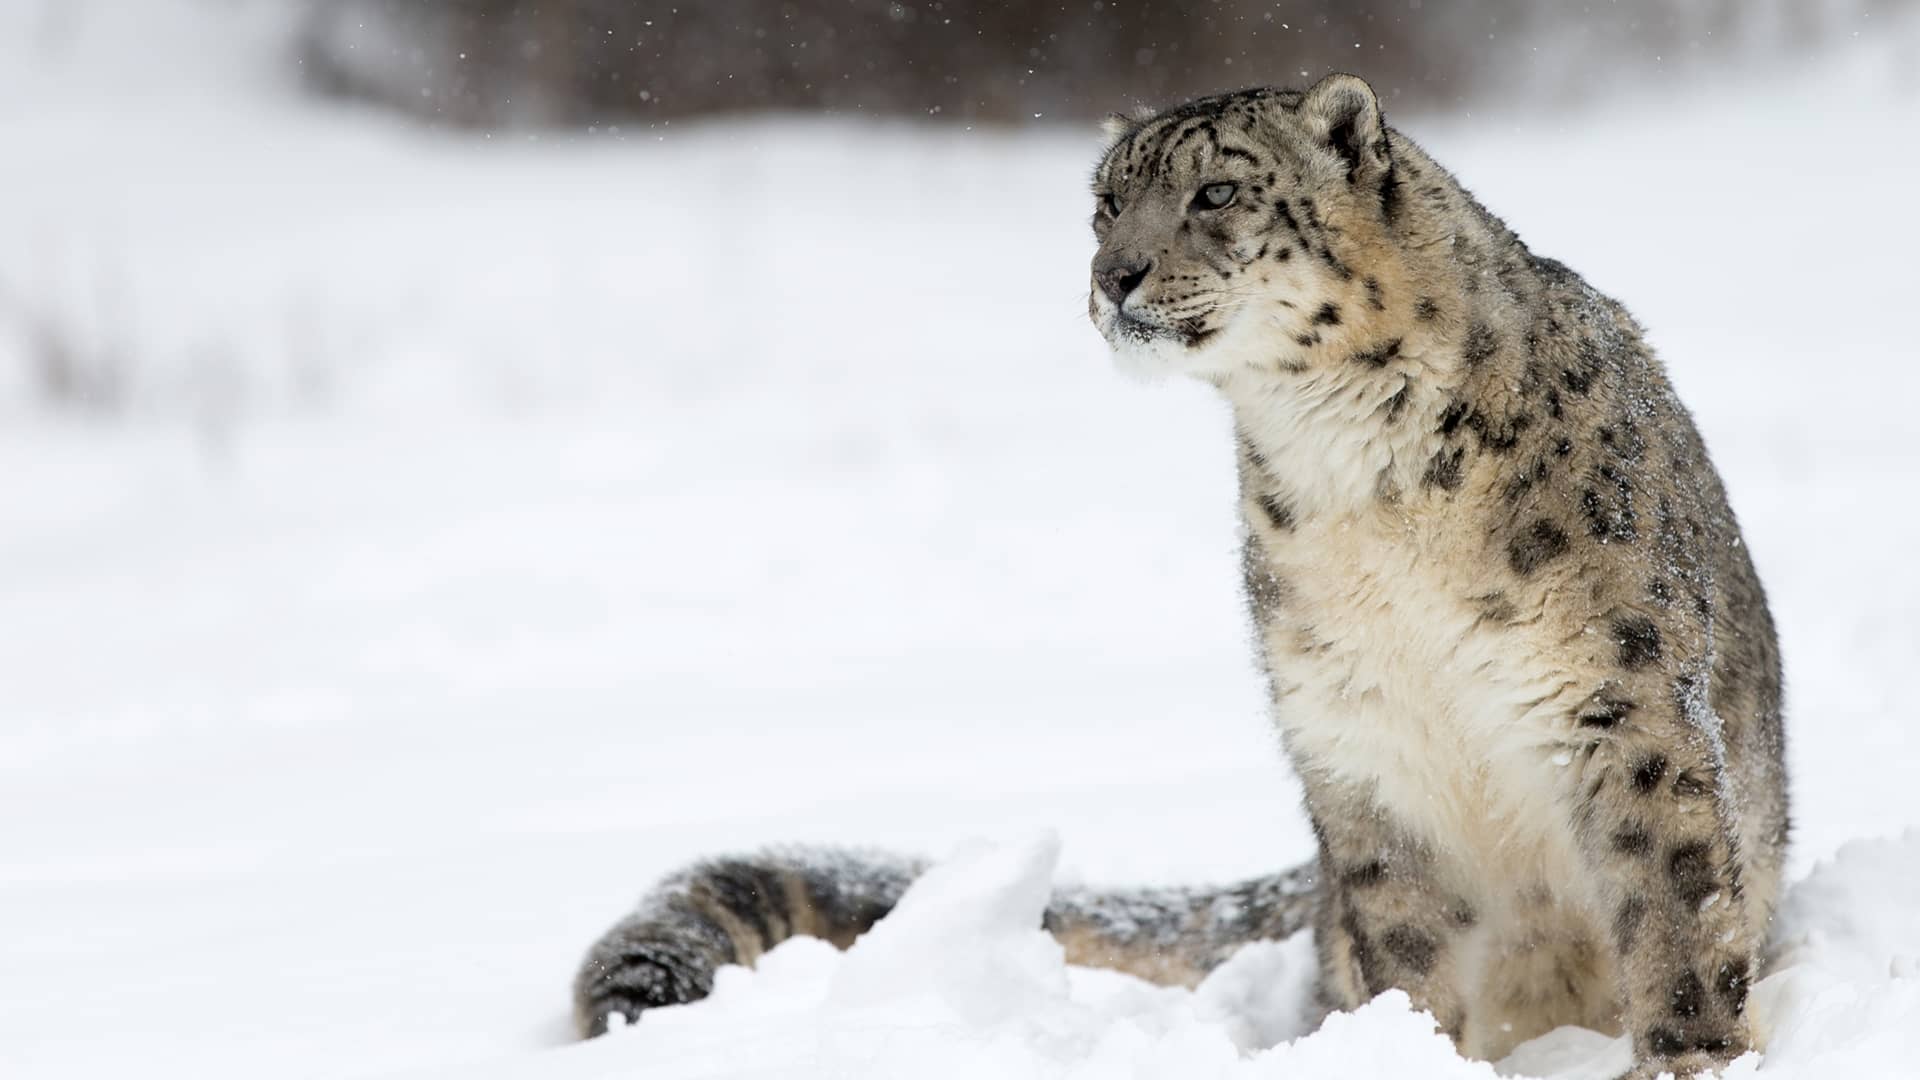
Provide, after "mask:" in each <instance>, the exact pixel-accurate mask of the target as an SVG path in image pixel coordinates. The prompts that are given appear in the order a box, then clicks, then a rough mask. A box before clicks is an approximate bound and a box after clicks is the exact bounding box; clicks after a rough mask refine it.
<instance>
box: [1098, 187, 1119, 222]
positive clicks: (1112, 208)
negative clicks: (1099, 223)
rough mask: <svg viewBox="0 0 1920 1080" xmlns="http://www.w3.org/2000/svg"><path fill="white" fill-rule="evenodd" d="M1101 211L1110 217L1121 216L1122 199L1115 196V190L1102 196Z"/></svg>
mask: <svg viewBox="0 0 1920 1080" xmlns="http://www.w3.org/2000/svg"><path fill="white" fill-rule="evenodd" d="M1100 212H1101V213H1103V214H1105V215H1107V216H1108V217H1116V218H1117V217H1119V216H1120V200H1119V199H1116V198H1114V197H1113V192H1111V191H1109V192H1107V193H1106V194H1104V195H1102V196H1100Z"/></svg>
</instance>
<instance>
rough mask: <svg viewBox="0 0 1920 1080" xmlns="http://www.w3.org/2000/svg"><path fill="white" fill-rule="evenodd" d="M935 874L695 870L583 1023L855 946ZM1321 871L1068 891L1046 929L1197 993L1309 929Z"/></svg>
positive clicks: (600, 964)
mask: <svg viewBox="0 0 1920 1080" xmlns="http://www.w3.org/2000/svg"><path fill="white" fill-rule="evenodd" d="M923 869H925V863H923V862H921V861H920V860H917V859H910V858H902V857H898V856H890V855H884V854H875V853H870V852H854V851H832V850H821V849H789V850H776V851H769V852H765V853H762V854H760V855H756V856H751V857H744V858H722V859H711V860H707V861H703V862H699V863H695V864H694V865H693V866H690V867H688V868H686V869H684V870H682V871H680V872H679V873H676V874H674V875H672V876H671V877H669V878H667V879H666V881H664V882H662V883H661V884H660V886H659V887H658V888H657V889H655V890H654V891H653V892H652V893H650V894H648V896H647V897H646V899H644V900H642V901H641V903H640V907H639V908H638V909H637V910H636V911H634V912H633V914H631V915H628V916H627V917H626V918H624V919H622V920H620V922H618V923H616V924H615V925H614V927H613V929H611V930H609V931H607V933H606V934H605V935H603V936H602V937H601V938H600V940H599V941H597V942H595V943H594V945H593V947H592V948H591V949H590V950H588V952H587V956H586V959H585V961H583V962H582V964H581V966H580V972H579V974H578V975H576V976H575V978H574V983H573V1015H574V1024H575V1026H576V1027H577V1028H578V1030H579V1032H580V1035H581V1037H582V1038H592V1037H593V1036H595V1035H599V1034H601V1033H603V1032H605V1031H606V1030H607V1029H608V1027H609V1026H617V1025H619V1024H621V1023H623V1022H632V1021H635V1020H638V1019H639V1018H640V1014H641V1013H642V1012H644V1011H645V1010H647V1009H652V1008H658V1007H660V1006H662V1005H678V1004H681V1003H683V1002H688V1001H697V1000H699V999H700V998H703V997H706V996H707V994H708V993H709V992H711V991H712V989H713V973H714V971H715V970H716V969H718V968H719V967H720V966H721V965H722V964H747V965H751V964H752V963H753V962H754V961H755V960H757V959H758V958H759V957H760V954H762V953H764V952H766V951H767V950H768V949H771V948H773V947H774V946H775V945H778V944H779V943H780V942H782V941H785V940H786V939H787V938H790V937H793V936H795V935H797V934H806V935H809V936H812V937H818V938H824V939H825V940H827V941H829V942H832V943H833V944H834V945H835V946H836V947H838V948H842V949H844V948H846V947H847V946H848V945H851V944H852V943H853V940H854V939H855V938H857V937H859V936H860V935H861V934H863V933H865V932H866V931H867V930H868V929H869V928H870V927H872V926H873V924H874V923H876V922H878V921H879V920H880V919H881V918H882V917H884V916H885V915H886V914H887V912H889V911H891V910H893V906H894V904H895V903H897V902H898V901H899V899H900V895H901V894H902V893H904V892H906V890H907V886H908V885H910V884H912V883H913V879H914V878H916V877H918V876H919V875H920V872H921V871H922V870H923ZM1316 870H1317V866H1316V865H1315V864H1311V863H1310V864H1307V865H1304V866H1299V867H1296V868H1294V869H1292V870H1289V871H1287V872H1286V873H1283V874H1277V875H1273V876H1270V877H1260V878H1253V879H1250V880H1247V881H1242V882H1238V883H1236V884H1233V885H1228V886H1226V887H1224V888H1213V889H1190V888H1164V889H1139V890H1132V891H1115V892H1109V891H1097V890H1092V889H1084V888H1075V889H1067V890H1063V891H1061V892H1060V893H1059V894H1057V895H1056V896H1055V897H1054V898H1053V900H1052V902H1051V903H1049V904H1048V905H1047V910H1046V914H1045V916H1044V918H1043V920H1042V925H1043V926H1044V927H1045V928H1046V929H1047V931H1048V932H1049V933H1051V934H1053V936H1054V937H1055V938H1056V939H1058V940H1059V942H1060V943H1061V945H1062V946H1063V947H1064V948H1065V950H1066V954H1067V961H1068V962H1069V963H1073V964H1080V965H1084V966H1088V967H1103V968H1112V969H1114V970H1117V971H1125V972H1128V973H1130V974H1133V975H1138V976H1140V977H1141V978H1144V979H1147V980H1149V981H1151V982H1156V983H1163V984H1169V985H1184V986H1192V985H1194V984H1196V983H1198V982H1199V981H1200V980H1201V979H1202V978H1203V977H1205V975H1206V973H1207V972H1209V971H1211V970H1213V968H1214V967H1216V966H1218V965H1219V964H1220V963H1221V962H1222V961H1224V960H1226V959H1227V957H1229V956H1231V955H1233V952H1234V950H1236V949H1238V948H1239V947H1240V946H1241V945H1244V944H1246V943H1247V942H1249V941H1262V940H1278V939H1280V938H1284V937H1287V936H1289V935H1291V934H1292V933H1294V932H1295V931H1296V930H1299V929H1300V928H1302V927H1304V926H1307V925H1309V924H1310V923H1311V922H1312V919H1313V909H1314V906H1315V904H1316V903H1317V896H1318V889H1317V886H1316ZM615 1017H618V1018H619V1019H614V1018H615Z"/></svg>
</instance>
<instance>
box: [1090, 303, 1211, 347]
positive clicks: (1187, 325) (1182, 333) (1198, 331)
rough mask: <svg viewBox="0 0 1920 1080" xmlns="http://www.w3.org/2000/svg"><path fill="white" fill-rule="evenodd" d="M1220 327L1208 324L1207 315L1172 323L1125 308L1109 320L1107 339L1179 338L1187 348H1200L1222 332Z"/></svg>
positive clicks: (1143, 341) (1145, 341) (1141, 341)
mask: <svg viewBox="0 0 1920 1080" xmlns="http://www.w3.org/2000/svg"><path fill="white" fill-rule="evenodd" d="M1218 332H1219V331H1218V329H1217V328H1214V327H1209V326H1207V325H1206V319H1205V318H1203V317H1201V316H1198V315H1195V316H1191V317H1189V318H1185V319H1181V320H1180V321H1179V322H1177V323H1175V324H1174V325H1172V326H1162V325H1160V324H1159V323H1153V322H1148V321H1147V320H1145V319H1142V318H1139V317H1137V316H1134V315H1130V314H1128V313H1127V312H1126V310H1125V309H1117V310H1115V311H1114V313H1113V315H1112V316H1111V317H1110V319H1109V320H1108V323H1107V334H1106V337H1107V341H1108V343H1109V344H1116V345H1117V344H1119V343H1120V342H1122V341H1127V342H1133V343H1135V344H1141V345H1145V344H1148V343H1150V342H1155V341H1177V342H1179V343H1180V344H1182V345H1185V346H1186V347H1187V348H1189V349H1192V348H1197V347H1199V346H1200V345H1202V344H1204V343H1205V342H1206V341H1207V339H1209V338H1211V337H1213V335H1214V334H1216V333H1218Z"/></svg>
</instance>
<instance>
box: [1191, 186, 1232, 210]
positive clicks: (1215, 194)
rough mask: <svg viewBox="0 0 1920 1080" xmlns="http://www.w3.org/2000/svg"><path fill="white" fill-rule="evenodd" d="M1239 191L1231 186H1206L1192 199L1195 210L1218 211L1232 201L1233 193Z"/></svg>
mask: <svg viewBox="0 0 1920 1080" xmlns="http://www.w3.org/2000/svg"><path fill="white" fill-rule="evenodd" d="M1238 190H1239V189H1238V188H1237V187H1235V186H1234V185H1233V184H1208V185H1207V186H1206V187H1203V188H1201V189H1200V193H1199V194H1197V195H1195V196H1194V197H1193V208H1194V209H1195V210H1219V209H1222V208H1224V207H1225V206H1226V205H1227V204H1228V203H1231V202H1232V201H1233V196H1234V192H1236V191H1238Z"/></svg>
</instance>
